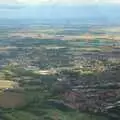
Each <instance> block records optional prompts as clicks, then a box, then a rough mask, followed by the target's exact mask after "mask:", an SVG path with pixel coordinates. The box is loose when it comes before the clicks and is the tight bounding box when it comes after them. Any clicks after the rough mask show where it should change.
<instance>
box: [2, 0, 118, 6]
mask: <svg viewBox="0 0 120 120" xmlns="http://www.w3.org/2000/svg"><path fill="white" fill-rule="evenodd" d="M101 3H120V0H0V4H27V5H35V4H36V5H39V4H64V5H69V4H70V5H74V4H76V5H79V4H101Z"/></svg>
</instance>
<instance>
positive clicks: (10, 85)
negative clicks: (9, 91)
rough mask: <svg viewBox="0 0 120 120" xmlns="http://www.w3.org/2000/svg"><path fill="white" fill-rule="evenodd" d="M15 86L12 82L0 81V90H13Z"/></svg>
mask: <svg viewBox="0 0 120 120" xmlns="http://www.w3.org/2000/svg"><path fill="white" fill-rule="evenodd" d="M16 85H17V84H16V83H15V82H13V81H7V80H0V89H5V88H13V87H14V86H16Z"/></svg>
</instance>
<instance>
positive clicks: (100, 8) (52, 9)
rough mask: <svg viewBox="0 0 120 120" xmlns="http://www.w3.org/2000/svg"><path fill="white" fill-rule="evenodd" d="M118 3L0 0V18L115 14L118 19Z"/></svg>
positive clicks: (105, 0) (107, 0) (100, 0)
mask: <svg viewBox="0 0 120 120" xmlns="http://www.w3.org/2000/svg"><path fill="white" fill-rule="evenodd" d="M111 3H112V4H111ZM113 3H114V4H115V5H114V4H113ZM91 4H92V5H93V6H92V5H91ZM101 4H102V5H101ZM36 5H37V6H36ZM69 5H70V6H69ZM76 5H77V6H76ZM84 5H85V6H84ZM111 5H112V6H111ZM116 5H117V6H116ZM119 5H120V0H0V18H79V17H80V18H84V17H90V18H91V17H99V16H101V17H102V18H105V19H107V18H108V17H114V16H115V19H118V20H119V18H120V14H119V11H120V6H119ZM110 19H111V18H110ZM111 20H112V19H111Z"/></svg>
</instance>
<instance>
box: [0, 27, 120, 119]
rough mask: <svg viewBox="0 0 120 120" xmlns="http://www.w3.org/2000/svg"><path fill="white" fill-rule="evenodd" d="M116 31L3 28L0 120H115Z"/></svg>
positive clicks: (119, 77)
mask: <svg viewBox="0 0 120 120" xmlns="http://www.w3.org/2000/svg"><path fill="white" fill-rule="evenodd" d="M119 29H120V27H119V26H117V27H116V26H114V27H113V26H109V27H108V26H89V27H88V26H87V27H86V26H84V27H83V26H82V27H81V26H77V28H76V26H72V28H71V27H70V26H69V27H68V26H67V27H65V26H64V28H63V27H60V26H59V27H58V26H57V27H56V28H55V27H52V28H51V26H49V25H48V26H47V27H46V25H45V26H44V25H43V26H42V27H39V26H37V27H35V26H33V27H31V26H29V27H26V28H25V27H24V28H17V29H15V30H14V29H13V28H9V29H8V28H6V30H4V31H5V34H0V89H1V92H0V112H1V119H3V120H27V119H29V120H34V119H35V120H58V119H59V120H64V119H65V120H101V119H103V120H112V119H115V120H119V119H120V115H119V101H120V74H119V73H120V36H119V33H120V31H119ZM1 33H3V32H2V29H1ZM8 108H9V109H8ZM115 110H117V112H116V111H115Z"/></svg>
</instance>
